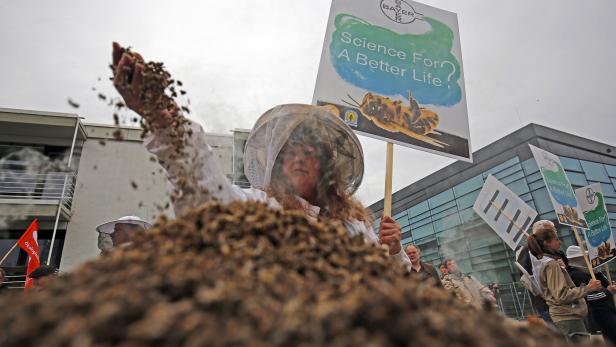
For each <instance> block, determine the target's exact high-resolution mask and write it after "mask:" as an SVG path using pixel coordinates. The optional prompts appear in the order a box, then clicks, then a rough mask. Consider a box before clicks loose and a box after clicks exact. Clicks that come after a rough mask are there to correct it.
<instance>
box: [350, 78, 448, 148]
mask: <svg viewBox="0 0 616 347" xmlns="http://www.w3.org/2000/svg"><path fill="white" fill-rule="evenodd" d="M347 96H348V97H349V98H350V99H351V101H347V100H342V102H343V103H345V104H347V105H349V106H351V107H354V108H357V109H358V110H359V111H360V112H361V115H362V116H364V117H365V118H366V119H368V120H370V121H371V122H372V123H374V125H376V126H377V127H379V128H381V129H383V130H386V131H389V132H400V133H403V134H405V135H407V136H410V137H412V138H415V139H417V140H420V141H423V142H426V143H429V144H431V145H434V146H436V147H440V148H443V147H445V146H447V144H446V143H445V142H442V141H439V140H436V139H434V138H431V137H428V136H427V135H429V134H435V135H440V133H439V132H437V131H436V128H437V126H438V124H439V121H440V118H439V115H438V114H437V113H436V112H434V111H432V110H430V109H428V108H425V107H420V106H419V104H418V103H417V100H415V98H413V93H412V92H411V91H410V90H409V104H408V106H407V105H404V104H403V103H402V101H400V100H392V99H390V98H388V97H386V96H382V95H377V94H373V93H370V92H369V93H366V94H365V95H364V98H363V100H362V102H361V103H359V102H358V101H357V100H355V99H354V98H353V97H352V96H351V95H349V94H347Z"/></svg>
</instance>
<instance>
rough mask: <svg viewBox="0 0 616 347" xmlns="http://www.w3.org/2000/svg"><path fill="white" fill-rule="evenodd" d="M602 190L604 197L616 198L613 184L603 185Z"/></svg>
mask: <svg viewBox="0 0 616 347" xmlns="http://www.w3.org/2000/svg"><path fill="white" fill-rule="evenodd" d="M601 190H603V195H605V196H609V197H611V198H616V191H614V186H612V185H611V184H607V183H601Z"/></svg>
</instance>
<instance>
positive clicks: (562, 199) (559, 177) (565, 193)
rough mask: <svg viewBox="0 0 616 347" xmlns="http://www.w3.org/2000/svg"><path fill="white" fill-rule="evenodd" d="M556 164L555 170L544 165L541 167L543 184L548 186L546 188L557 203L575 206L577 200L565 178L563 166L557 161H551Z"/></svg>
mask: <svg viewBox="0 0 616 347" xmlns="http://www.w3.org/2000/svg"><path fill="white" fill-rule="evenodd" d="M553 164H554V165H556V171H551V170H548V169H547V168H545V167H542V168H541V173H542V174H543V177H544V178H545V184H546V185H547V187H548V190H549V191H550V193H551V194H552V197H554V200H556V201H557V202H558V203H559V204H561V205H563V206H570V207H576V206H577V200H576V198H575V194H574V193H573V189H572V188H571V185H570V184H569V181H568V179H567V175H566V174H565V171H564V170H563V168H562V167H561V166H560V165H559V164H558V163H557V162H553Z"/></svg>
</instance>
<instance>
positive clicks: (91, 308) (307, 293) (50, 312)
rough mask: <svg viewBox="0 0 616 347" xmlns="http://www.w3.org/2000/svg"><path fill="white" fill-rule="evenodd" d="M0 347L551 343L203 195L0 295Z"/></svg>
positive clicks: (255, 207) (257, 207) (323, 234)
mask: <svg viewBox="0 0 616 347" xmlns="http://www.w3.org/2000/svg"><path fill="white" fill-rule="evenodd" d="M0 307H3V308H7V309H3V310H0V326H1V327H2V333H1V334H0V345H2V346H20V347H23V346H40V345H45V346H50V347H54V346H231V345H233V346H295V345H304V346H324V345H335V346H358V345H362V346H363V345H368V346H399V345H408V346H452V345H453V346H462V345H464V346H514V347H515V346H520V347H521V346H529V345H535V346H547V347H549V346H562V345H564V344H565V341H564V340H563V339H561V338H560V337H558V335H556V334H555V333H553V332H551V331H550V330H548V329H546V328H542V327H528V326H526V325H520V324H518V323H515V324H512V323H511V322H509V321H508V320H507V319H505V318H504V317H503V316H501V315H500V314H498V313H497V312H494V311H492V310H490V309H486V310H479V309H476V308H474V307H471V306H466V305H464V304H463V303H461V302H460V301H458V300H456V299H455V298H454V297H452V296H451V295H450V294H449V293H448V292H446V291H444V290H441V289H439V288H435V287H434V285H433V283H431V282H420V281H418V280H416V279H414V278H410V277H409V276H408V274H407V273H406V272H405V270H404V269H402V267H401V266H400V265H399V263H398V262H396V261H395V260H393V259H392V258H391V257H389V256H388V252H387V250H386V249H384V248H382V247H378V246H374V245H372V244H370V243H367V242H366V241H365V240H364V239H363V238H362V237H350V236H348V234H347V232H346V230H345V229H344V228H343V227H342V226H341V225H340V224H338V223H336V222H332V221H327V220H321V221H318V222H312V221H309V220H307V219H306V217H305V216H304V215H303V214H301V213H297V212H284V211H280V210H271V209H269V208H267V207H266V206H265V205H263V204H258V203H242V202H236V203H232V204H230V205H222V204H219V203H209V204H206V205H203V206H201V207H199V208H197V209H194V210H191V211H188V212H187V213H186V214H185V215H182V216H180V217H179V218H178V219H176V220H166V219H159V220H158V221H157V223H156V224H155V226H154V227H153V228H152V229H150V230H149V231H147V232H144V233H141V234H138V235H136V238H135V239H134V240H133V242H132V243H131V244H128V245H127V246H125V247H121V248H117V249H114V250H112V251H111V252H109V253H107V254H104V255H102V256H101V257H99V258H98V259H96V260H94V261H90V262H88V263H86V264H84V265H82V266H81V267H79V268H77V269H76V270H74V271H73V272H71V273H69V274H66V275H62V276H59V277H57V278H54V279H53V280H52V281H51V282H49V284H48V286H47V287H45V288H43V289H42V290H40V291H30V292H26V293H22V292H19V293H18V292H12V293H8V294H3V295H2V296H0Z"/></svg>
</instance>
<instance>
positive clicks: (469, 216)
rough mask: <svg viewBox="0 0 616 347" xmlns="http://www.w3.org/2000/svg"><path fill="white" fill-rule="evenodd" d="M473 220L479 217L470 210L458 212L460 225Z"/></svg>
mask: <svg viewBox="0 0 616 347" xmlns="http://www.w3.org/2000/svg"><path fill="white" fill-rule="evenodd" d="M475 218H479V216H478V215H477V214H476V213H475V211H473V209H472V208H467V209H466V210H462V211H460V219H462V223H466V222H469V221H471V220H473V219H475Z"/></svg>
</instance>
